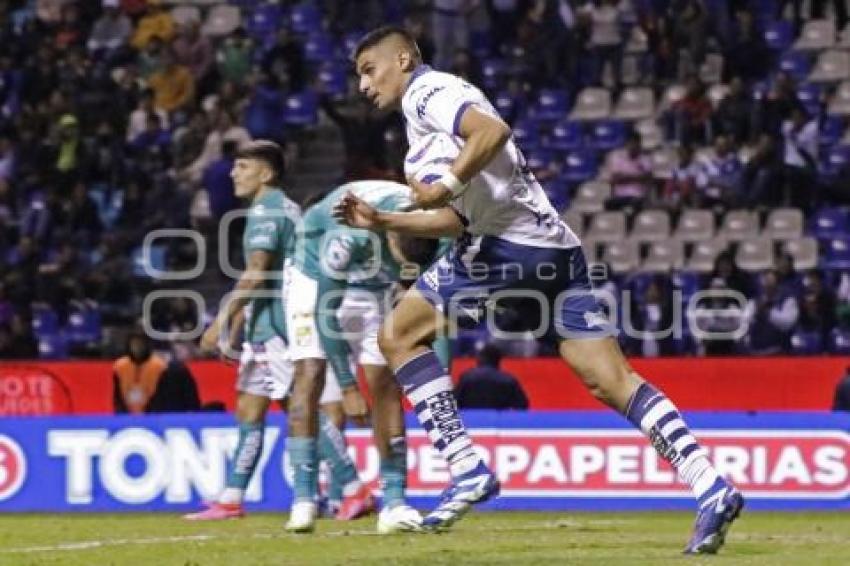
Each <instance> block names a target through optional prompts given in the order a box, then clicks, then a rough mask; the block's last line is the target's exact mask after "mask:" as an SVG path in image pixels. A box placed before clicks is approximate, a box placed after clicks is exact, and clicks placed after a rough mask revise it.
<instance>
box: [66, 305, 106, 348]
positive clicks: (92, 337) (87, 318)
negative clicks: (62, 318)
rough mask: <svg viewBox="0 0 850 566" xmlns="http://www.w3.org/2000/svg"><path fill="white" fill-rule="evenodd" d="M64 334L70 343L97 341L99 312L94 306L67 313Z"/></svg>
mask: <svg viewBox="0 0 850 566" xmlns="http://www.w3.org/2000/svg"><path fill="white" fill-rule="evenodd" d="M65 335H66V336H67V338H68V342H70V343H71V344H84V343H88V342H97V341H99V340H100V337H101V324H100V312H99V311H98V310H97V309H95V308H85V309H78V310H75V311H73V312H71V313H70V314H69V315H68V324H67V325H66V327H65Z"/></svg>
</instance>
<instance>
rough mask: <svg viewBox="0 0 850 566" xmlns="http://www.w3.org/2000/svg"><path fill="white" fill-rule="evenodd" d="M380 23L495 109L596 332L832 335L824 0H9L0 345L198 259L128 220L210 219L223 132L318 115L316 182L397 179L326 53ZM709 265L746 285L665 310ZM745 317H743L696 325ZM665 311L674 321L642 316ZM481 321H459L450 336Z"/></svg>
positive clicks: (394, 125) (23, 348) (723, 346)
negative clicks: (327, 128)
mask: <svg viewBox="0 0 850 566" xmlns="http://www.w3.org/2000/svg"><path fill="white" fill-rule="evenodd" d="M804 8H807V9H806V10H804ZM387 22H394V23H400V24H404V25H406V26H407V27H408V28H409V29H410V30H411V31H412V32H413V33H414V35H415V36H416V37H417V38H418V41H419V44H420V47H421V49H422V52H423V56H424V58H425V60H426V62H428V63H430V64H431V65H432V66H434V67H435V68H437V69H441V70H447V71H451V72H453V73H456V74H458V75H460V76H463V77H464V78H466V79H467V80H469V81H471V82H473V83H474V84H476V85H478V86H479V87H481V88H482V89H484V90H485V92H486V93H487V94H488V95H489V96H490V97H491V100H493V101H494V103H495V104H496V106H497V109H498V110H499V112H500V113H501V114H502V116H503V117H504V118H505V120H506V121H508V122H509V123H510V124H511V125H512V127H513V128H514V132H515V139H516V141H517V142H518V143H519V145H520V146H521V147H522V148H523V150H524V153H525V156H526V158H527V162H528V166H529V167H530V168H531V169H532V170H533V171H534V172H535V173H536V174H537V176H538V178H539V179H540V180H541V182H542V183H543V185H544V188H545V190H546V191H547V194H549V196H550V198H551V200H552V201H553V203H554V204H555V205H556V207H557V208H558V209H559V210H560V211H562V212H563V213H564V217H565V219H566V220H567V222H568V223H569V224H570V225H571V227H572V228H573V229H574V230H575V231H576V232H578V233H579V234H580V235H581V236H582V237H583V241H584V242H585V250H586V253H587V255H588V256H589V258H590V259H591V261H598V262H600V263H601V264H603V265H604V266H606V269H605V270H603V271H604V273H603V275H601V276H600V278H599V279H598V280H597V284H598V285H599V286H600V287H602V288H604V289H607V290H609V291H611V292H613V293H614V294H616V295H617V297H618V301H617V304H616V306H615V307H614V308H613V309H612V310H613V311H614V312H616V314H617V315H618V316H617V318H618V323H619V324H620V325H621V327H622V328H623V329H624V330H625V329H626V325H628V327H629V328H631V329H634V331H627V332H623V333H622V334H621V338H622V341H623V344H624V346H625V347H626V349H627V351H628V352H629V353H630V354H633V355H644V356H656V355H672V354H677V355H692V354H698V355H715V354H716V355H722V354H741V353H754V354H768V353H800V354H806V353H822V352H843V353H847V352H848V351H850V330H848V329H850V209H848V207H847V206H848V204H850V130H846V126H847V121H848V117H850V31H848V30H847V29H845V26H846V24H847V23H848V17H847V13H846V10H845V6H844V3H843V2H842V1H835V2H826V1H824V0H814V1H812V2H800V1H799V0H791V1H787V0H786V1H782V0H728V1H726V0H622V1H618V0H595V1H585V0H581V1H579V0H410V1H407V2H400V1H399V2H396V1H393V0H363V1H358V2H350V1H346V0H315V1H310V0H304V1H300V2H295V1H285V0H279V1H276V2H275V1H272V0H229V1H225V0H222V1H221V2H206V1H204V2H198V1H193V0H180V1H168V2H166V1H162V0H102V1H96V0H92V1H82V0H10V1H8V2H2V3H0V358H10V357H24V358H26V357H36V356H38V355H41V356H42V357H45V358H62V357H65V356H67V355H69V354H71V355H105V354H108V353H111V352H106V351H105V350H104V348H105V347H107V348H108V347H109V346H110V344H112V343H123V341H121V340H109V339H107V338H106V334H105V331H107V330H109V329H113V328H129V327H130V326H131V325H132V324H133V323H134V322H137V321H138V319H139V318H140V316H141V315H142V306H143V300H144V297H145V296H146V294H147V293H148V292H149V291H150V290H152V289H156V288H158V286H161V284H162V283H163V282H162V281H160V280H158V278H157V277H155V276H154V277H151V269H150V268H151V267H153V268H156V269H159V270H166V269H187V268H191V266H192V265H194V264H195V259H196V258H194V257H193V253H194V251H193V248H192V247H191V246H189V248H188V249H187V248H186V246H185V245H182V244H180V243H179V240H176V239H172V240H169V243H168V244H167V245H159V246H153V247H151V253H149V254H147V256H145V257H143V256H142V254H141V251H140V250H141V244H142V243H143V241H144V239H145V236H146V235H147V234H149V233H150V232H151V231H152V230H155V229H159V228H198V229H201V230H209V227H210V226H215V225H216V223H217V221H218V220H219V219H220V218H221V217H222V216H223V215H224V214H226V213H227V212H228V211H230V210H232V209H234V208H235V207H237V206H239V203H238V202H237V201H236V200H235V199H234V197H233V196H232V185H231V184H230V179H229V176H228V173H229V170H230V166H231V164H232V162H233V155H234V154H235V152H236V151H237V150H238V148H239V147H240V145H241V144H243V143H245V142H246V141H247V140H251V139H256V138H266V139H272V140H275V141H277V142H279V143H281V144H282V145H284V146H285V148H286V154H287V161H288V165H289V167H290V169H292V168H293V167H294V166H296V165H297V163H298V161H299V159H300V158H302V157H303V154H302V151H303V145H304V140H305V139H309V136H310V133H311V131H313V130H314V129H315V128H316V127H317V125H319V124H320V123H329V122H330V123H335V124H336V125H337V126H338V127H339V130H340V135H341V138H342V140H343V142H344V144H345V151H346V159H345V167H344V170H341V171H339V179H340V180H343V179H357V178H378V177H379V178H396V179H398V178H400V177H399V175H400V173H401V168H400V166H401V163H402V161H403V156H404V146H405V144H404V141H403V140H404V134H403V128H402V124H401V122H400V119H399V117H398V116H397V115H386V114H381V113H377V112H376V111H375V110H374V109H372V108H371V107H370V106H369V105H368V104H367V103H366V102H365V101H364V100H363V99H362V98H360V97H358V95H357V94H356V88H355V85H356V82H355V81H353V80H352V69H351V65H350V62H349V61H348V54H349V53H350V50H351V47H352V46H353V45H354V43H355V42H356V40H357V39H358V38H359V37H360V35H361V34H362V33H363V32H364V31H366V30H368V29H369V28H371V27H373V26H375V25H378V24H380V23H387ZM845 134H847V135H846V136H845ZM325 188H327V187H325ZM184 244H185V242H184ZM214 247H215V246H214V244H213V246H211V248H212V249H213V250H214ZM237 255H238V254H237ZM148 256H149V257H148ZM146 266H147V269H145V267H146ZM154 275H155V274H154ZM165 283H169V282H165ZM186 285H187V286H189V287H191V283H187V284H186ZM170 286H172V287H173V286H174V284H173V282H172V283H171V285H170ZM730 289H731V290H735V291H738V292H740V293H741V295H742V296H743V301H733V300H731V299H730V298H729V297H728V296H727V297H725V298H724V296H723V294H722V293H716V294H715V296H713V297H711V298H709V299H706V300H705V301H704V302H703V303H700V302H699V301H697V302H695V303H694V304H695V305H696V306H700V305H701V306H704V307H707V306H714V307H717V308H715V309H714V310H700V309H692V310H691V311H689V312H685V311H687V309H681V308H679V306H680V305H681V303H682V301H680V300H679V299H678V298H676V297H679V296H681V297H682V300H684V301H685V303H687V301H688V300H690V299H691V298H693V297H694V296H695V294H696V293H698V292H700V291H705V290H714V291H724V290H730ZM624 291H628V295H624V293H623V292H624ZM674 291H677V292H679V293H680V294H679V295H674ZM196 310H197V309H194V307H193V305H192V303H191V301H188V300H186V299H173V300H171V301H159V304H158V305H157V306H156V307H155V308H154V312H152V313H151V316H150V317H149V318H150V319H151V320H153V321H155V325H159V326H158V327H157V328H160V329H164V330H166V331H176V330H182V329H187V328H193V327H194V326H195V324H196V323H197V322H198V318H199V317H203V316H204V313H201V312H196ZM508 318H509V317H508ZM742 320H745V321H747V322H748V327H749V330H748V331H747V332H746V334H745V335H744V336H735V337H733V338H727V339H715V340H706V339H705V337H704V336H701V335H700V334H699V333H694V332H693V330H695V329H697V328H699V329H701V330H703V331H706V332H709V331H714V332H720V331H724V330H734V329H735V328H737V327H739V325H740V321H742ZM503 322H504V323H505V325H506V326H510V325H511V323H512V322H511V321H510V320H506V321H503ZM677 323H678V324H679V325H680V326H682V327H683V331H682V332H681V333H674V335H673V336H663V334H664V333H663V332H661V333H659V332H657V331H658V330H663V329H665V328H668V327H670V326H671V325H672V326H676V324H677ZM482 333H483V331H482V330H475V329H473V330H468V331H465V332H464V333H463V334H462V335H461V337H460V340H459V341H458V348H459V349H460V351H467V350H470V344H474V343H475V342H481V341H482V340H483V341H486V337H483V334H482ZM733 334H734V332H733ZM507 349H508V353H509V354H510V353H526V354H533V353H537V352H538V350H537V349H536V347H528V346H527V345H521V344H516V343H515V344H513V345H511V344H508V345H507ZM182 352H183V353H182V354H181V355H183V356H191V355H193V350H192V347H191V346H190V345H188V344H185V343H184V344H182Z"/></svg>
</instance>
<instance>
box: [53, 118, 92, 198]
mask: <svg viewBox="0 0 850 566" xmlns="http://www.w3.org/2000/svg"><path fill="white" fill-rule="evenodd" d="M57 130H58V131H57V135H56V140H55V142H54V146H53V153H54V155H55V161H54V168H55V169H54V170H55V172H56V174H57V177H56V182H57V185H58V186H57V188H58V189H59V191H60V192H63V193H65V192H67V191H68V190H69V189H70V188H71V187H72V186H73V183H74V181H75V180H76V179H77V177H78V176H79V175H80V174H81V173H82V171H83V170H84V169H85V167H86V157H87V156H86V150H85V146H84V145H83V143H82V140H81V139H80V126H79V122H78V120H77V117H76V116H74V115H73V114H65V115H63V116H62V117H61V118H60V119H59V124H58V128H57Z"/></svg>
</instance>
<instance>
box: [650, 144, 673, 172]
mask: <svg viewBox="0 0 850 566" xmlns="http://www.w3.org/2000/svg"><path fill="white" fill-rule="evenodd" d="M651 159H652V175H653V176H654V177H655V178H657V179H669V178H670V175H672V174H673V169H675V168H676V165H678V163H679V155H678V154H677V153H676V150H675V149H673V148H671V147H661V148H659V149H656V150H655V151H653V152H652V156H651Z"/></svg>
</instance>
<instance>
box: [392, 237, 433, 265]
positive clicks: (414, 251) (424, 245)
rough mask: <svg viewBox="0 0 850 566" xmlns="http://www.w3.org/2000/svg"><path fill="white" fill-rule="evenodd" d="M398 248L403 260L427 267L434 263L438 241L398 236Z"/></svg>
mask: <svg viewBox="0 0 850 566" xmlns="http://www.w3.org/2000/svg"><path fill="white" fill-rule="evenodd" d="M397 241H398V248H399V251H401V254H402V255H403V256H404V258H405V259H406V260H407V261H409V262H410V263H415V264H417V265H420V266H424V267H427V266H429V265H431V264H432V263H434V260H435V259H436V255H437V248H438V247H439V245H440V242H439V240H435V239H433V238H419V237H416V236H410V235H408V234H399V235H398V240H397Z"/></svg>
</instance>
